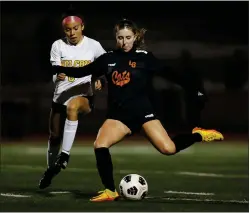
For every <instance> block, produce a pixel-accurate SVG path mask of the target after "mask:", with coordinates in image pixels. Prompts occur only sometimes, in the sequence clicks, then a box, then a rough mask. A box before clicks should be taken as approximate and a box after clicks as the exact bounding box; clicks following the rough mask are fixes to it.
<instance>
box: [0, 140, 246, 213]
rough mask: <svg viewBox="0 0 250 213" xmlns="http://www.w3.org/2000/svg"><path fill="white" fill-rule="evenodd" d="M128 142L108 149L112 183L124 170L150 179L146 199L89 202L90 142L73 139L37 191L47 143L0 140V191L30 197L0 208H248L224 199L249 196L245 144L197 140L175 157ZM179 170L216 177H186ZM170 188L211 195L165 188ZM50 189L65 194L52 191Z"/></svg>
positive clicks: (93, 182)
mask: <svg viewBox="0 0 250 213" xmlns="http://www.w3.org/2000/svg"><path fill="white" fill-rule="evenodd" d="M129 144H130V145H123V144H118V145H116V146H115V147H113V148H111V153H112V156H113V163H114V169H115V171H114V175H115V180H116V185H118V184H119V181H120V180H121V178H122V177H123V176H125V175H126V174H129V173H138V174H141V175H142V176H144V177H145V178H146V180H147V182H148V184H149V195H148V198H147V199H145V200H143V201H126V200H121V201H118V202H109V203H91V202H89V198H91V196H92V195H95V193H96V192H97V191H98V190H100V189H102V185H101V182H100V179H99V176H98V174H97V171H96V169H95V158H94V153H93V148H92V145H91V146H88V145H85V146H83V145H81V144H79V143H76V144H75V145H74V147H73V149H72V155H71V159H70V163H69V166H68V168H67V169H66V170H65V171H63V172H62V173H61V174H59V175H58V176H57V177H56V178H55V179H54V181H53V184H52V186H51V187H49V188H48V189H46V190H43V191H42V190H38V188H37V185H38V181H39V179H40V177H41V175H42V173H43V171H44V169H45V165H46V158H45V153H46V144H45V145H41V144H36V143H34V144H30V143H29V144H24V143H20V144H9V145H8V144H2V145H1V181H0V192H1V193H12V194H21V195H29V196H31V197H25V198H24V197H23V198H14V197H5V196H0V205H1V211H19V212H20V211H26V212H27V211H63V212H67V211H81V212H84V211H95V212H98V211H99V212H103V211H119V212H123V211H126V212H128V211H133V212H137V211H143V212H145V211H153V212H156V211H164V212H168V211H179V212H180V211H209V212H211V211H214V212H220V211H225V212H229V211H233V212H240V211H241V212H242V211H245V212H248V203H245V204H244V203H243V204H242V203H233V202H232V201H231V202H229V200H236V201H248V200H249V193H248V189H249V187H248V180H249V179H248V174H249V173H248V143H219V144H218V143H211V144H196V145H194V146H192V147H191V148H190V149H188V150H187V151H184V152H181V153H179V154H177V155H175V156H164V155H161V154H159V153H158V152H157V151H156V150H155V149H154V148H153V147H152V146H148V145H138V144H137V145H136V144H133V143H129ZM133 145H134V146H133ZM180 172H195V173H210V174H211V173H212V174H214V175H217V176H212V177H208V176H190V175H185V174H183V173H180ZM188 174H190V173H188ZM218 175H219V176H218ZM169 190H171V191H185V192H205V193H214V195H205V196H203V195H184V194H166V193H164V191H169ZM52 191H68V192H70V193H68V194H51V193H50V192H52ZM165 198H167V199H172V200H166V199H165ZM183 199H184V200H183ZM185 199H197V200H185ZM198 199H199V200H198ZM205 199H210V201H205ZM211 200H213V201H211ZM223 202H224V203H223Z"/></svg>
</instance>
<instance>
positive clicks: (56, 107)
mask: <svg viewBox="0 0 250 213" xmlns="http://www.w3.org/2000/svg"><path fill="white" fill-rule="evenodd" d="M82 97H84V98H87V99H88V100H89V107H90V109H91V111H93V110H94V108H95V105H94V95H92V96H82ZM51 108H52V109H53V111H54V112H55V113H66V112H67V111H66V109H67V108H66V106H65V105H63V104H59V103H56V102H54V101H52V106H51Z"/></svg>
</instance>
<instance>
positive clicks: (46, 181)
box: [39, 102, 66, 189]
mask: <svg viewBox="0 0 250 213" xmlns="http://www.w3.org/2000/svg"><path fill="white" fill-rule="evenodd" d="M65 118H66V108H65V106H63V105H61V104H57V103H54V102H53V103H52V108H51V111H50V117H49V134H50V135H49V140H48V152H47V169H46V171H45V172H44V174H43V177H42V178H41V180H40V182H39V188H40V189H44V188H46V187H48V186H49V185H50V184H51V180H52V178H53V177H54V176H55V175H57V174H58V173H59V172H60V169H56V168H55V167H54V164H55V161H56V159H57V155H58V153H59V150H60V145H61V140H62V130H63V125H64V121H65Z"/></svg>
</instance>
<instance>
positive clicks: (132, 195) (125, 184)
mask: <svg viewBox="0 0 250 213" xmlns="http://www.w3.org/2000/svg"><path fill="white" fill-rule="evenodd" d="M119 189H120V195H121V196H122V197H124V198H126V199H129V200H142V199H143V198H145V196H146V195H147V193H148V184H147V181H146V180H145V178H144V177H142V176H141V175H137V174H129V175H126V176H125V177H124V178H122V180H121V182H120V184H119Z"/></svg>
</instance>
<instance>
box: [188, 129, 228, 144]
mask: <svg viewBox="0 0 250 213" xmlns="http://www.w3.org/2000/svg"><path fill="white" fill-rule="evenodd" d="M192 133H193V134H194V133H198V134H200V135H201V137H202V141H204V142H211V141H223V140H224V136H223V135H222V134H221V133H220V132H218V131H216V130H214V129H201V128H197V129H196V128H195V129H193V131H192Z"/></svg>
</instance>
